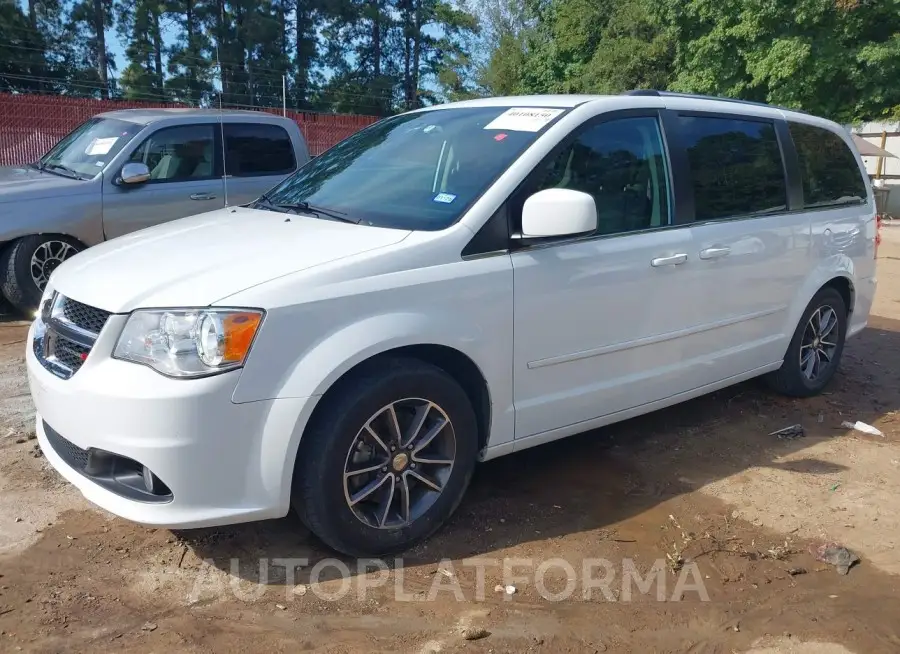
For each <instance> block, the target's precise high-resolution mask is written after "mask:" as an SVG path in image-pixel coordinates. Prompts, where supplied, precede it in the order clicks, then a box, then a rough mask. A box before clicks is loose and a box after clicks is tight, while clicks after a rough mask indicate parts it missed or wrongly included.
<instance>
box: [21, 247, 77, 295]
mask: <svg viewBox="0 0 900 654" xmlns="http://www.w3.org/2000/svg"><path fill="white" fill-rule="evenodd" d="M77 253H78V250H77V249H75V247H74V246H72V245H71V244H70V243H66V242H65V241H55V240H54V241H45V242H43V243H41V244H40V245H39V246H38V247H37V248H36V249H35V251H34V252H33V253H32V255H31V279H32V281H33V282H34V284H35V286H37V287H38V289H40V290H41V291H43V290H44V289H45V288H46V287H47V281H48V280H49V279H50V275H51V274H53V271H54V270H56V269H57V268H58V267H59V265H60V264H61V263H62V262H63V261H65V260H66V259H68V258H69V257H71V256H72V255H73V254H77Z"/></svg>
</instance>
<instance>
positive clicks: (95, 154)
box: [34, 118, 142, 179]
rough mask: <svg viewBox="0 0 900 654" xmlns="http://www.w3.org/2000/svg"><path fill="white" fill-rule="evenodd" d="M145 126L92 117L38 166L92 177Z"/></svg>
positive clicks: (86, 177) (64, 139)
mask: <svg viewBox="0 0 900 654" xmlns="http://www.w3.org/2000/svg"><path fill="white" fill-rule="evenodd" d="M141 128H142V125H138V124H136V123H129V122H126V121H124V120H117V119H115V118H91V119H90V120H87V121H85V122H84V123H82V124H81V125H79V126H78V127H76V128H75V129H74V130H72V131H71V132H69V134H67V135H66V136H64V137H63V139H62V140H61V141H60V142H59V143H57V144H56V145H54V146H53V147H52V148H51V149H50V151H49V152H48V153H47V154H45V155H44V156H43V157H41V159H40V161H38V162H37V163H36V164H34V166H35V167H36V168H39V169H41V170H46V171H47V172H51V173H56V174H57V175H63V176H66V177H76V178H79V179H92V178H94V177H96V176H97V175H98V174H99V173H100V171H101V170H103V167H104V166H106V164H107V162H109V161H110V160H111V159H112V158H113V157H115V156H116V154H118V152H119V150H121V149H122V148H123V147H124V146H125V145H126V144H127V143H128V142H129V141H130V140H131V139H132V138H134V135H135V134H137V133H138V132H139V131H141Z"/></svg>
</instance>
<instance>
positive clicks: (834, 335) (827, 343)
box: [800, 305, 840, 381]
mask: <svg viewBox="0 0 900 654" xmlns="http://www.w3.org/2000/svg"><path fill="white" fill-rule="evenodd" d="M839 330H840V327H839V326H838V317H837V313H836V312H835V310H834V309H833V308H832V307H830V306H827V305H826V306H821V307H819V308H818V309H816V311H815V312H814V313H813V314H812V316H810V318H809V322H807V323H806V329H805V330H804V331H803V340H802V341H801V343H800V371H801V372H802V373H803V376H804V377H806V379H807V380H808V381H815V380H816V379H818V378H819V377H820V376H821V375H822V373H823V372H824V371H825V370H827V368H828V367H830V366H831V364H832V362H833V361H834V356H835V354H836V352H837V347H838V337H839V336H840V334H839Z"/></svg>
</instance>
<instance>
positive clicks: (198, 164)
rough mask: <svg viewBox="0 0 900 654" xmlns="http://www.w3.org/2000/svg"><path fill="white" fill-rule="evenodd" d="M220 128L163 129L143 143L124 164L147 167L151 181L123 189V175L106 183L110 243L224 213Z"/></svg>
mask: <svg viewBox="0 0 900 654" xmlns="http://www.w3.org/2000/svg"><path fill="white" fill-rule="evenodd" d="M217 128H218V126H217V125H216V124H213V123H210V124H191V125H179V126H175V127H163V128H161V129H159V130H157V131H155V132H152V133H151V134H149V135H148V136H147V137H146V138H144V139H143V141H141V142H140V143H138V144H137V145H136V146H135V147H134V148H133V149H132V151H131V153H130V155H129V156H128V157H127V158H126V159H125V160H124V163H129V162H135V163H144V164H146V165H147V167H148V168H149V169H150V181H149V182H146V183H144V184H137V185H126V184H121V183H118V182H117V179H116V178H117V177H118V174H119V171H118V170H116V171H113V174H111V175H110V176H109V178H108V179H106V180H104V184H103V231H104V235H105V237H106V238H107V239H110V238H115V237H117V236H122V235H124V234H128V233H130V232H134V231H137V230H139V229H143V228H145V227H151V226H153V225H157V224H159V223H164V222H168V221H170V220H177V219H178V218H185V217H187V216H191V215H194V214H198V213H204V212H206V211H212V210H214V209H221V208H222V207H224V206H225V194H224V184H223V180H222V173H221V159H222V157H221V155H220V154H218V153H219V152H221V148H220V147H218V148H217V147H216V144H217V143H219V142H220V141H219V139H218V137H217V135H216V132H217ZM124 163H123V165H124Z"/></svg>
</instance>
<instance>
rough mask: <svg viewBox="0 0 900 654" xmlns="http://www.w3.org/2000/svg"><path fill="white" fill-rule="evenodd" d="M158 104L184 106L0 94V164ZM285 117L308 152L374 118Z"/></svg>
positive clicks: (33, 156)
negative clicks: (116, 114)
mask: <svg viewBox="0 0 900 654" xmlns="http://www.w3.org/2000/svg"><path fill="white" fill-rule="evenodd" d="M159 107H181V108H184V105H179V104H174V103H161V102H160V103H156V102H135V101H127V100H94V99H91V98H72V97H65V96H46V95H30V94H23V95H12V94H8V93H0V165H4V166H9V165H20V164H25V163H28V162H30V161H36V160H37V159H39V158H40V157H41V156H42V155H43V154H44V153H45V152H47V151H48V150H49V149H50V148H51V147H53V145H54V144H55V143H56V142H57V141H59V140H60V139H61V138H62V137H63V136H65V135H66V134H68V133H69V132H70V131H72V130H73V129H74V128H75V127H77V126H78V125H79V124H80V123H82V122H84V121H85V120H87V119H88V118H90V117H91V116H94V115H96V114H99V113H102V112H104V111H115V110H117V109H147V108H159ZM223 108H224V109H229V108H233V107H228V106H225V107H223ZM242 108H245V107H242ZM259 111H268V112H270V113H273V114H277V115H281V113H282V110H281V109H277V108H268V107H267V108H263V109H259ZM287 116H288V118H291V119H292V120H294V121H295V122H296V123H297V124H298V125H299V126H300V130H301V131H302V132H303V136H304V137H305V138H306V142H307V146H308V147H309V153H310V154H311V155H313V156H315V155H318V154H321V153H322V152H324V151H325V150H327V149H328V148H330V147H331V146H332V145H334V144H335V143H337V142H338V141H341V140H342V139H344V138H346V137H348V136H350V135H351V134H353V133H355V132H357V131H358V130H360V129H362V128H363V127H365V126H366V125H370V124H372V123H373V122H375V121H376V120H378V118H376V117H373V116H350V115H342V114H320V113H297V112H293V111H288V112H287Z"/></svg>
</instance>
